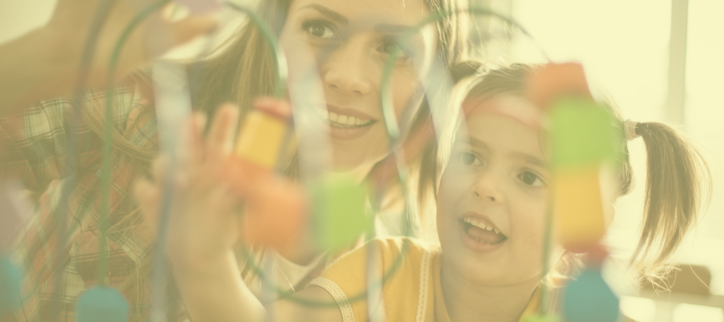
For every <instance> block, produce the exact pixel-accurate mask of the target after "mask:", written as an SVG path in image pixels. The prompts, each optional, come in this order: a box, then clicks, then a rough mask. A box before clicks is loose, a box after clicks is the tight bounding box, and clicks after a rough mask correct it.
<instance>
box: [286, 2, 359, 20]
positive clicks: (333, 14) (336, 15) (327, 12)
mask: <svg viewBox="0 0 724 322" xmlns="http://www.w3.org/2000/svg"><path fill="white" fill-rule="evenodd" d="M307 8H311V9H315V10H317V11H319V13H321V14H322V15H324V16H326V17H327V18H329V19H332V20H334V21H336V22H338V23H340V24H343V25H346V24H349V19H347V18H346V17H345V16H343V15H341V14H340V13H339V12H336V11H334V10H332V9H329V8H327V7H325V6H323V5H321V4H316V3H312V4H308V5H306V6H303V7H301V8H299V9H298V10H297V11H299V10H302V9H307Z"/></svg>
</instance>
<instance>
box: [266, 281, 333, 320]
mask: <svg viewBox="0 0 724 322" xmlns="http://www.w3.org/2000/svg"><path fill="white" fill-rule="evenodd" d="M294 297H295V298H298V299H301V300H303V301H309V302H314V303H335V301H334V298H333V297H332V295H331V294H329V293H328V292H327V291H325V290H324V289H323V288H321V287H319V286H315V285H310V286H309V287H307V288H306V289H304V290H302V291H299V292H297V293H295V294H294ZM267 311H268V312H270V313H271V314H273V315H274V320H275V321H280V322H307V321H309V322H342V313H341V311H340V310H339V307H337V306H336V305H334V306H324V307H319V306H318V305H313V304H304V303H299V301H295V300H294V299H289V298H287V299H282V300H279V301H276V302H274V303H272V304H270V305H268V306H267Z"/></svg>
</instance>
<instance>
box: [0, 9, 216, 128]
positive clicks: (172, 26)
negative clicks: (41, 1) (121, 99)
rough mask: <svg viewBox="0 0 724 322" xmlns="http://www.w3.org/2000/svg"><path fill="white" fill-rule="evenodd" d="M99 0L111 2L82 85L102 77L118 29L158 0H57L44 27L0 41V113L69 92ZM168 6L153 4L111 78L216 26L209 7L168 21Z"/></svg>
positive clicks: (105, 74) (98, 82)
mask: <svg viewBox="0 0 724 322" xmlns="http://www.w3.org/2000/svg"><path fill="white" fill-rule="evenodd" d="M105 1H112V7H111V10H110V13H109V16H108V18H107V19H105V21H104V22H103V26H102V28H101V29H100V31H99V35H98V40H97V43H96V46H95V51H94V55H93V56H94V59H93V63H92V64H91V66H90V74H89V78H88V82H87V84H86V85H87V86H100V85H103V84H104V83H105V81H106V79H107V77H108V72H109V71H108V65H109V61H110V57H111V54H112V52H113V49H114V47H115V45H116V43H117V41H118V39H119V37H120V36H121V34H122V33H123V30H124V29H125V28H126V27H127V26H128V24H129V23H130V22H131V21H132V20H133V19H134V17H136V16H137V15H138V14H139V13H140V12H142V11H143V10H144V9H145V8H147V7H149V6H150V5H152V4H153V3H154V2H155V1H159V0H58V3H57V5H56V8H55V11H54V13H53V16H52V18H51V19H50V21H49V22H48V23H47V24H46V25H45V26H44V27H41V28H39V29H37V30H34V31H32V32H30V33H28V34H26V35H24V36H22V37H20V38H18V39H16V40H14V41H11V42H8V43H5V44H2V45H0V117H1V116H3V114H5V113H8V112H9V111H10V110H11V109H13V108H17V107H20V106H25V105H27V104H30V103H32V102H34V101H37V100H41V99H46V98H52V97H55V96H64V95H69V94H70V92H71V91H72V89H73V87H74V86H75V84H76V81H77V77H78V71H79V69H80V65H81V59H82V52H83V47H84V45H85V43H86V41H87V39H88V35H89V33H90V32H91V29H93V28H95V26H93V20H94V16H95V15H96V13H97V11H98V8H99V6H101V5H102V4H103V3H104V2H105ZM169 11H170V10H168V8H164V9H161V10H158V11H156V12H154V13H153V14H151V15H150V16H149V17H148V18H146V19H145V20H144V21H143V23H141V24H140V25H139V26H137V27H136V29H135V30H134V32H133V33H132V34H131V35H130V37H129V38H128V39H127V40H126V43H125V45H124V49H123V51H122V52H121V55H120V60H119V62H118V66H117V73H116V79H119V78H121V77H123V76H125V75H127V74H128V73H129V72H131V71H132V70H134V69H136V68H138V67H141V66H143V65H144V64H146V63H148V62H149V61H150V60H151V59H152V58H154V57H158V56H160V55H162V54H163V53H165V52H166V51H168V50H169V49H171V48H173V47H175V46H178V45H180V44H183V43H186V42H188V41H189V40H192V39H194V38H195V37H197V36H199V35H202V34H205V33H208V32H209V31H211V30H213V29H215V28H216V27H217V19H216V17H215V14H213V13H210V14H204V15H191V16H188V17H186V18H184V19H181V20H178V21H172V20H171V19H170V18H169V14H168V12H169Z"/></svg>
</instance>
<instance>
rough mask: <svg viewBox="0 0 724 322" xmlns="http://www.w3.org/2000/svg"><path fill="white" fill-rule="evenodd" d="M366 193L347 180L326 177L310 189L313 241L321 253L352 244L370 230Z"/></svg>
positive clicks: (357, 185) (338, 177)
mask: <svg viewBox="0 0 724 322" xmlns="http://www.w3.org/2000/svg"><path fill="white" fill-rule="evenodd" d="M366 200H367V196H366V192H365V190H364V188H363V187H362V186H360V185H359V183H357V182H355V181H354V180H352V178H350V177H349V176H345V175H341V174H329V175H326V176H324V177H323V178H322V179H321V180H320V181H319V182H317V183H316V184H315V185H314V187H313V189H312V201H313V203H312V211H313V215H314V217H313V223H312V224H313V226H312V229H313V231H314V237H315V240H316V241H317V244H318V245H319V246H320V247H321V248H322V249H339V248H341V247H344V246H348V245H350V244H352V243H354V242H355V241H356V240H357V239H359V238H360V236H362V234H363V233H365V232H367V231H368V230H369V229H370V228H371V227H372V218H373V217H372V216H370V215H368V214H367V212H366V210H365V209H366Z"/></svg>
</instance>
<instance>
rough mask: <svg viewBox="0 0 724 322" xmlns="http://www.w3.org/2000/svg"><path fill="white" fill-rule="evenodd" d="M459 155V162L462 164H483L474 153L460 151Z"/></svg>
mask: <svg viewBox="0 0 724 322" xmlns="http://www.w3.org/2000/svg"><path fill="white" fill-rule="evenodd" d="M459 157H460V162H462V163H463V164H464V165H472V166H478V165H482V164H483V162H482V161H480V159H478V157H476V156H475V154H472V153H469V152H462V153H460V155H459Z"/></svg>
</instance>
